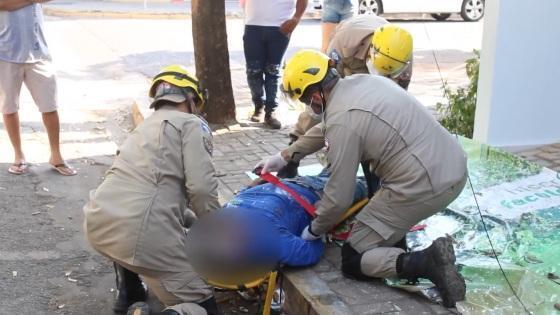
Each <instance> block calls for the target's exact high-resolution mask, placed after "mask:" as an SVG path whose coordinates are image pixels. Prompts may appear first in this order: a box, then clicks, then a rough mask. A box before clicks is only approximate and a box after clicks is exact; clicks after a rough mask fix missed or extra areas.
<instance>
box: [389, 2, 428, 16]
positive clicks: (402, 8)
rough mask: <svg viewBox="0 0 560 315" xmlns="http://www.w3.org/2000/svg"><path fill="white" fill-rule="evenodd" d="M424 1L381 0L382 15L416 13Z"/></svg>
mask: <svg viewBox="0 0 560 315" xmlns="http://www.w3.org/2000/svg"><path fill="white" fill-rule="evenodd" d="M420 2H424V0H382V3H383V13H416V12H418V10H419V8H420Z"/></svg>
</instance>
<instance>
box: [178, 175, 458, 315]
mask: <svg viewBox="0 0 560 315" xmlns="http://www.w3.org/2000/svg"><path fill="white" fill-rule="evenodd" d="M266 175H267V176H268V175H270V174H266ZM328 180H329V177H328V174H327V172H326V171H323V172H321V174H319V175H318V176H299V177H296V178H293V179H282V180H281V182H282V183H283V184H285V185H287V186H288V187H289V189H291V190H292V193H293V192H295V193H296V194H297V195H299V196H300V197H301V198H303V199H305V201H307V202H308V203H310V204H316V203H317V202H319V201H320V198H321V197H322V194H323V189H324V188H325V185H326V184H327V182H328ZM367 194H368V189H367V183H366V181H365V180H364V179H363V178H361V177H357V179H356V183H355V190H354V197H353V200H354V201H353V204H356V203H358V202H360V201H361V200H363V199H364V198H367ZM312 219H313V218H312V216H311V215H310V214H308V212H307V211H306V210H305V209H304V207H303V206H302V204H301V202H298V201H297V200H296V198H294V197H293V196H292V194H291V193H289V192H288V191H287V190H286V189H284V188H282V187H280V185H278V184H273V183H266V184H262V185H253V186H252V187H249V188H247V189H245V190H242V191H241V192H240V193H239V194H238V195H236V196H235V197H234V198H233V199H232V200H231V201H229V202H228V203H226V204H225V206H224V207H223V208H221V209H219V210H216V211H214V212H213V213H212V214H210V215H207V216H205V217H203V218H201V219H199V220H197V221H196V222H195V223H194V224H193V226H192V227H191V229H190V230H189V231H188V232H187V245H186V248H187V254H188V256H189V257H192V260H191V264H192V266H193V268H194V269H195V270H196V271H197V272H198V273H199V274H200V275H201V276H202V277H203V278H206V279H207V280H209V281H210V282H211V283H212V284H215V285H218V286H220V285H224V286H238V287H239V286H242V285H244V284H246V283H252V282H254V281H257V280H259V279H261V278H264V277H265V276H266V275H267V274H268V273H269V272H270V271H273V270H275V269H277V268H278V267H279V266H283V265H284V266H294V267H303V266H310V265H314V264H316V263H318V262H319V260H320V259H321V257H322V254H323V251H324V241H323V240H322V239H315V240H305V239H304V238H305V236H304V234H305V231H304V230H305V227H306V226H307V225H308V224H309V223H310V222H311V221H312ZM357 224H359V220H358V222H357ZM392 245H393V246H395V247H399V248H402V249H403V252H404V253H403V254H402V255H400V256H399V258H398V262H397V263H399V262H400V263H401V264H411V263H412V264H414V268H417V269H419V270H420V272H418V273H416V274H411V275H410V277H409V279H411V280H412V279H413V278H414V279H415V278H426V279H429V280H430V281H432V282H433V283H434V284H435V285H436V287H437V289H438V291H439V293H440V294H441V295H442V296H445V294H446V293H447V290H448V287H447V286H445V285H441V284H442V283H444V284H447V283H453V284H454V283H455V282H452V281H451V280H452V279H454V277H459V278H460V280H462V278H461V276H460V275H459V274H458V272H457V269H456V267H455V266H454V262H455V256H454V254H453V248H452V245H451V244H450V243H449V239H448V238H443V237H442V238H439V239H437V240H435V241H434V242H433V244H432V246H430V247H428V248H426V249H424V250H421V251H416V252H406V243H405V242H404V240H400V241H398V242H397V243H395V244H392ZM450 246H451V247H450ZM346 247H347V246H346V245H345V247H343V249H342V260H343V267H342V272H343V274H344V275H345V276H346V277H350V278H353V279H357V280H366V281H367V280H372V279H373V278H372V277H366V276H361V277H357V276H355V274H356V273H358V272H359V271H360V269H361V268H360V266H359V262H360V260H359V259H358V260H356V262H357V264H351V265H354V266H353V268H355V269H356V270H352V271H350V270H348V263H346V264H345V263H344V261H345V260H348V259H349V257H347V256H348V253H347V251H348V250H347V248H346ZM448 247H450V248H448ZM357 257H359V256H357ZM350 259H352V260H353V258H351V257H350ZM403 260H404V262H402V261H403ZM443 260H446V261H447V260H449V263H443V262H442V261H443ZM430 268H431V269H433V270H427V269H430ZM450 279H451V280H450ZM458 285H460V286H462V290H463V292H464V282H462V281H461V282H460V283H459V284H458ZM463 296H464V293H463ZM455 301H456V300H454V301H453V304H454V302H455ZM444 303H445V300H444ZM446 306H447V305H446ZM451 306H453V305H449V306H448V307H451Z"/></svg>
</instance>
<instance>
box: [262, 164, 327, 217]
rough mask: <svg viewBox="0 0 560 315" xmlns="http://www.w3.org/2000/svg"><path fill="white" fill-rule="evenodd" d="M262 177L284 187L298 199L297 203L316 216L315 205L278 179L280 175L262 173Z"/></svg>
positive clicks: (279, 186) (281, 187)
mask: <svg viewBox="0 0 560 315" xmlns="http://www.w3.org/2000/svg"><path fill="white" fill-rule="evenodd" d="M259 176H260V177H261V178H262V179H264V180H265V181H267V182H269V183H271V184H272V185H274V186H276V187H278V188H280V189H283V190H284V191H285V192H287V193H288V194H290V195H291V196H292V197H294V199H295V200H296V201H297V203H299V204H300V206H302V207H303V209H305V211H306V212H307V214H309V215H310V216H311V217H313V218H314V217H315V216H316V215H315V210H316V209H315V207H314V206H313V205H312V204H310V203H309V202H307V201H306V200H305V199H303V198H302V197H301V196H300V195H299V194H298V193H297V192H295V191H294V190H293V189H291V188H290V187H288V186H287V185H286V184H284V183H282V182H281V181H280V179H278V177H276V176H274V175H272V174H270V173H261V174H260V175H259Z"/></svg>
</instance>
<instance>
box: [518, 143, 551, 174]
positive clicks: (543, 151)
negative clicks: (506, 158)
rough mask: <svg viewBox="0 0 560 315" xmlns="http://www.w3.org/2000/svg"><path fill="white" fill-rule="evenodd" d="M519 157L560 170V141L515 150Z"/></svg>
mask: <svg viewBox="0 0 560 315" xmlns="http://www.w3.org/2000/svg"><path fill="white" fill-rule="evenodd" d="M513 153H514V154H516V155H518V156H519V157H521V158H523V159H525V160H528V161H532V162H535V163H537V164H540V165H541V166H544V167H548V168H550V169H553V170H555V171H558V172H560V143H555V144H549V145H544V146H539V147H536V148H532V149H528V150H521V151H520V150H514V151H513Z"/></svg>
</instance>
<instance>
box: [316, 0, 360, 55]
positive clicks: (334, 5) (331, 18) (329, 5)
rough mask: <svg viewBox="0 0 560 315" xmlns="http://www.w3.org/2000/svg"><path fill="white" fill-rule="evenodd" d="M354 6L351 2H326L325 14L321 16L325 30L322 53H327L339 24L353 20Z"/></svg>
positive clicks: (324, 6) (339, 0) (348, 0)
mask: <svg viewBox="0 0 560 315" xmlns="http://www.w3.org/2000/svg"><path fill="white" fill-rule="evenodd" d="M352 15H353V6H352V2H351V0H324V1H323V13H322V15H321V22H322V23H321V25H322V27H321V28H322V29H323V44H322V45H321V51H322V52H323V53H326V52H327V47H329V41H330V39H331V35H332V33H333V31H334V29H335V28H336V26H337V25H338V23H340V22H342V21H344V20H346V19H348V18H351V17H352Z"/></svg>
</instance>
